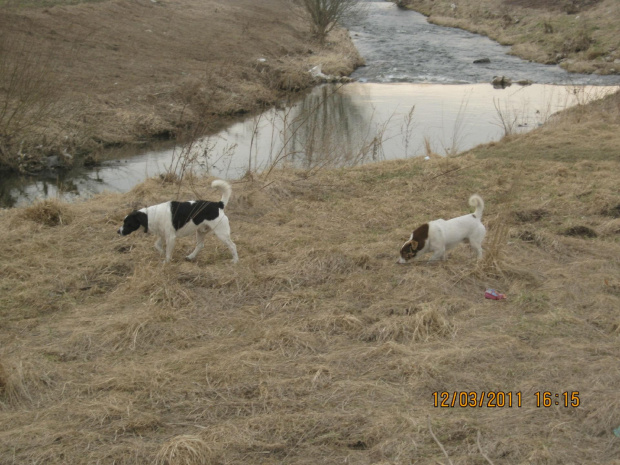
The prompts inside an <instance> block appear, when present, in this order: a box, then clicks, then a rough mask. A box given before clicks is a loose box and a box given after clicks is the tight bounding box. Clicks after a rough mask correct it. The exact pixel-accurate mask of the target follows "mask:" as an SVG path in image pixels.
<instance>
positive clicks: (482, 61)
mask: <svg viewBox="0 0 620 465" xmlns="http://www.w3.org/2000/svg"><path fill="white" fill-rule="evenodd" d="M485 63H491V59H490V58H479V59H477V60H474V64H476V65H481V64H485Z"/></svg>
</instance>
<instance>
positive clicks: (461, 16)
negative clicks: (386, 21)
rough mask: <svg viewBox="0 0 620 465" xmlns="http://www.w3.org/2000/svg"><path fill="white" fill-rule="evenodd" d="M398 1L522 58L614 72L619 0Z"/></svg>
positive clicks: (619, 42) (619, 55) (619, 67)
mask: <svg viewBox="0 0 620 465" xmlns="http://www.w3.org/2000/svg"><path fill="white" fill-rule="evenodd" d="M401 3H403V4H405V5H407V6H408V7H410V8H412V9H414V10H416V11H419V12H421V13H423V14H425V15H427V16H429V20H430V21H431V22H433V23H436V24H440V25H443V26H452V27H459V28H462V29H466V30H469V31H472V32H476V33H479V34H484V35H487V36H489V37H491V38H492V39H494V40H497V41H499V42H501V43H503V44H506V45H512V46H513V47H512V53H514V54H515V55H518V56H520V57H522V58H525V59H527V60H532V61H537V62H540V63H548V64H551V63H553V64H555V63H559V64H560V65H561V66H562V67H564V68H565V69H567V70H568V71H571V72H581V73H600V74H618V73H620V63H619V62H618V60H620V26H619V25H620V3H618V2H617V1H616V0H598V1H597V0H594V1H579V0H566V1H560V0H459V1H458V2H454V1H452V0H403V1H402V2H401ZM452 5H456V8H452ZM569 13H570V14H569Z"/></svg>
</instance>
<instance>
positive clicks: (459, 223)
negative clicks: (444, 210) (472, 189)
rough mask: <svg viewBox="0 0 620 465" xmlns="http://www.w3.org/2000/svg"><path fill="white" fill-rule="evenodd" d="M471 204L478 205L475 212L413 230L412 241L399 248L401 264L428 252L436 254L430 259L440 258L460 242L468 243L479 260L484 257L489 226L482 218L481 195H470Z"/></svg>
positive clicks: (472, 205)
mask: <svg viewBox="0 0 620 465" xmlns="http://www.w3.org/2000/svg"><path fill="white" fill-rule="evenodd" d="M469 205H470V206H471V207H475V208H476V211H475V212H474V213H470V214H468V215H463V216H459V217H457V218H452V219H451V220H448V221H446V220H434V221H429V222H428V223H424V224H423V225H422V226H420V227H419V228H417V229H416V230H415V231H413V233H412V234H411V237H410V238H409V240H408V241H407V242H405V243H404V244H403V246H402V247H401V249H400V258H399V259H398V263H407V262H408V261H409V260H412V259H413V258H415V257H416V256H418V257H419V256H421V255H423V254H425V253H427V252H432V253H433V255H431V258H430V259H429V261H433V260H441V259H443V258H444V256H445V253H446V251H447V250H450V249H451V248H453V247H455V246H456V245H458V244H459V243H461V242H469V245H470V246H471V248H472V249H474V251H475V252H476V254H477V256H478V259H480V258H482V240H483V239H484V235H485V234H486V228H485V227H484V225H483V224H482V221H481V220H482V210H484V202H483V201H482V198H480V196H479V195H472V196H471V197H470V198H469Z"/></svg>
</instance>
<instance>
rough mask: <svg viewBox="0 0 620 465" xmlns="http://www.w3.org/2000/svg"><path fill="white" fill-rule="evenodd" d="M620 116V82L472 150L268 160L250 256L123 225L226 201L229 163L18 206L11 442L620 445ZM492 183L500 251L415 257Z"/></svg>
mask: <svg viewBox="0 0 620 465" xmlns="http://www.w3.org/2000/svg"><path fill="white" fill-rule="evenodd" d="M619 125H620V94H618V93H617V94H615V95H614V96H612V97H608V98H606V99H605V100H604V101H600V102H596V103H594V104H591V105H589V106H578V107H575V108H573V109H571V110H568V111H565V112H564V113H562V114H561V115H559V116H558V117H555V118H553V119H552V120H551V121H550V122H549V123H547V124H546V125H545V126H543V127H542V128H539V129H537V130H534V131H532V132H530V133H528V134H525V135H521V136H511V137H508V138H505V139H504V140H503V141H501V142H499V143H493V144H489V145H487V146H483V147H479V148H476V149H474V150H472V151H471V152H469V153H467V154H464V155H461V156H458V157H456V158H432V159H430V160H427V161H426V160H423V159H421V158H419V159H409V160H402V161H392V162H384V163H377V164H372V165H368V166H364V167H357V168H349V169H340V170H319V171H314V172H297V171H293V172H291V171H276V172H272V173H271V174H270V175H269V176H265V175H263V176H254V177H248V178H247V179H244V180H241V181H238V182H236V183H234V186H233V189H234V191H233V194H234V200H233V201H232V202H231V203H230V205H229V206H228V207H227V211H228V215H229V217H230V219H231V225H232V229H233V240H234V241H235V242H236V244H237V247H238V250H239V255H240V262H239V263H238V264H237V265H232V264H231V263H229V259H230V256H229V253H228V251H227V249H226V248H225V247H224V246H223V245H222V244H221V243H219V241H217V240H216V239H215V238H214V237H209V238H208V240H207V245H206V247H205V249H204V250H203V251H202V252H201V254H200V255H199V256H198V258H197V261H196V262H195V263H188V262H184V261H183V259H182V257H183V256H184V253H186V251H188V250H191V248H192V247H193V245H192V240H191V239H186V240H181V241H178V243H177V247H176V250H175V254H174V261H173V262H172V263H170V264H168V265H165V266H164V265H162V263H161V258H160V257H159V256H158V254H157V252H156V251H155V249H154V248H153V242H154V239H153V238H151V237H147V236H145V235H144V234H134V235H131V236H128V237H124V238H122V237H119V236H118V235H117V234H116V230H117V228H118V227H119V225H120V224H121V222H122V219H123V217H124V216H125V214H126V213H127V212H128V211H130V210H131V209H132V208H134V207H136V206H142V205H145V204H153V203H156V202H159V201H163V200H167V199H170V198H183V199H185V198H195V197H202V198H214V197H215V196H216V193H215V192H213V191H212V190H211V189H210V188H209V187H208V186H209V184H210V181H211V180H210V179H200V178H192V179H189V180H186V182H185V183H184V184H182V185H178V184H175V183H170V182H164V181H162V180H160V179H151V180H148V181H146V182H145V183H143V184H141V185H139V186H137V187H136V188H135V189H133V190H132V191H131V192H129V193H127V194H104V195H100V196H97V197H96V198H94V199H92V200H87V201H83V202H77V203H73V204H64V203H59V202H56V201H53V200H49V201H45V202H42V203H39V204H36V205H33V206H31V207H28V208H24V209H14V210H7V211H2V212H0V234H1V235H2V237H3V240H2V241H1V242H0V256H1V257H2V261H1V262H0V322H1V324H0V463H20V464H26V463H45V464H66V463H71V464H79V463H116V464H153V463H157V464H204V463H209V464H211V463H212V464H223V463H227V464H248V463H262V464H275V463H286V464H317V463H325V464H327V463H334V464H335V463H345V462H346V463H359V464H367V463H368V464H369V463H391V464H410V463H424V464H426V463H446V458H445V456H444V453H443V452H442V450H441V448H440V445H439V444H441V446H442V447H443V448H445V451H446V454H448V455H449V456H450V458H451V460H452V462H453V463H455V464H484V463H489V462H488V461H487V460H486V459H485V458H484V457H485V456H486V457H488V459H489V460H490V461H492V463H495V464H515V463H527V464H545V465H550V464H558V465H560V464H563V465H564V464H567V463H597V464H613V463H616V464H617V463H618V461H617V460H618V457H619V456H620V440H619V439H618V438H617V437H616V436H615V435H614V433H613V431H614V429H616V428H618V427H619V426H620V394H619V393H618V389H617V387H618V386H619V385H620V372H619V371H618V369H617V368H618V360H619V359H620V344H619V342H620V339H619V338H620V316H619V314H618V308H620V261H619V257H620V242H619V234H620V218H619V214H620V211H619V209H620V196H619V193H618V185H620V169H619V168H620V166H619V165H620V159H619V157H618V153H617V147H619V146H620V140H619V138H620V131H618V127H619ZM586 135H587V136H586ZM472 193H479V194H480V195H481V196H482V197H483V198H484V199H485V201H486V209H485V212H484V215H483V221H484V223H485V224H486V225H487V228H488V235H487V239H486V242H485V244H484V248H485V257H484V259H483V260H482V261H481V262H480V263H476V261H475V260H474V259H473V257H472V255H471V253H470V251H469V250H468V249H467V247H463V246H462V247H460V248H458V249H455V250H454V251H453V252H452V253H451V254H450V255H449V259H448V260H447V261H445V262H443V263H438V264H428V263H416V264H413V265H406V266H403V265H397V264H396V263H395V262H396V259H397V254H398V250H399V247H400V245H401V244H402V243H403V242H404V240H406V239H407V238H408V236H409V234H410V232H411V230H412V228H413V227H415V226H416V225H418V224H420V223H422V222H425V221H427V220H429V219H433V218H437V217H444V218H449V217H453V216H456V215H461V214H464V213H465V212H467V211H469V210H468V207H467V198H468V197H469V195H471V194H472ZM487 288H495V289H497V290H499V291H500V292H503V293H505V294H507V296H508V298H507V300H504V301H493V300H485V298H484V292H485V289H487ZM443 392H447V393H449V394H448V401H447V403H448V405H450V404H451V403H452V401H451V399H452V398H453V397H452V396H453V393H455V392H457V393H460V392H468V393H469V392H476V393H478V394H480V393H482V392H484V393H488V392H494V393H503V394H504V396H503V397H504V398H507V396H508V394H507V393H512V402H513V406H512V407H508V406H504V407H501V408H500V407H493V405H496V404H497V400H498V399H499V398H501V397H502V396H501V395H500V396H499V397H496V398H495V403H493V402H491V404H489V403H488V401H489V398H488V397H485V400H484V402H483V403H482V406H480V405H479V403H478V401H479V399H478V400H477V401H476V405H477V406H476V407H458V406H455V407H446V408H440V407H434V405H433V402H434V395H441V394H440V393H443ZM544 392H550V393H551V394H549V395H545V394H544ZM564 392H568V395H567V399H568V400H569V401H570V402H575V403H577V402H578V403H579V405H578V406H577V407H575V406H569V407H565V406H556V405H555V401H556V400H557V401H558V402H564V400H565V398H564V397H563V393H564ZM517 393H520V396H521V398H520V399H521V404H520V406H518V405H517V403H518V399H519V397H518V395H519V394H517ZM536 393H539V396H541V397H540V400H541V402H546V400H549V402H551V405H550V406H548V407H545V406H542V407H537V406H536ZM555 394H558V397H557V398H556V397H554V396H555ZM459 397H460V396H457V397H456V399H457V400H456V405H458V402H459V400H458V399H459ZM439 400H441V398H440V399H439ZM491 400H493V399H491ZM467 401H468V402H469V401H471V398H469V397H468V398H467ZM505 402H506V403H507V402H508V401H507V400H505ZM483 454H484V456H483Z"/></svg>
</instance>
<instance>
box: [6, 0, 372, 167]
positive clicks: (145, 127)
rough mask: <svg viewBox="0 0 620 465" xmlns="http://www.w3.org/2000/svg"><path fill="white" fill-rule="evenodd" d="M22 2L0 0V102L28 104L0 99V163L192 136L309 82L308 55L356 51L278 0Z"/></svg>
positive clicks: (355, 59) (330, 63) (329, 69)
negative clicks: (322, 37) (315, 33)
mask: <svg viewBox="0 0 620 465" xmlns="http://www.w3.org/2000/svg"><path fill="white" fill-rule="evenodd" d="M22 3H24V2H21V1H17V2H11V4H10V5H9V6H6V4H5V5H2V4H0V31H2V33H0V50H2V51H3V53H2V54H0V109H3V108H4V105H5V103H6V102H7V101H8V102H9V103H10V104H15V102H18V101H29V102H30V103H29V104H28V109H29V111H30V112H22V113H18V114H19V115H20V117H19V118H10V116H11V114H12V112H8V113H5V112H4V110H0V169H1V168H3V167H5V168H6V167H10V168H13V169H20V170H25V171H33V170H36V169H37V168H38V167H39V163H40V160H41V158H42V157H43V156H44V155H48V154H61V153H64V152H67V153H69V154H71V155H79V154H84V153H94V154H95V156H97V154H98V153H99V151H100V150H101V149H102V148H103V147H106V146H108V145H112V144H135V143H144V142H145V141H147V140H149V138H154V137H178V138H183V137H186V136H187V132H188V130H189V132H190V136H195V135H196V134H197V133H201V132H203V131H206V130H208V129H210V128H211V127H213V125H217V124H221V122H222V119H225V118H228V117H230V116H234V115H238V114H241V113H247V112H249V111H257V110H259V109H262V108H264V107H265V106H269V105H272V104H274V103H275V102H277V101H278V100H280V99H282V98H285V97H286V96H287V95H290V94H291V93H293V94H294V93H296V92H297V91H299V90H300V89H304V88H307V87H310V86H312V85H314V82H313V80H312V78H311V76H310V75H309V73H308V72H307V71H308V70H309V69H310V68H311V67H312V66H314V65H317V64H322V65H323V71H324V72H326V73H330V74H337V75H345V74H349V73H351V71H353V69H355V67H356V66H357V64H358V63H359V62H360V57H359V55H358V53H357V51H356V50H355V48H354V47H353V45H352V43H351V41H350V39H349V37H348V35H347V34H346V33H344V32H342V31H339V32H336V33H334V34H333V36H332V37H331V38H330V41H329V43H328V44H327V45H326V46H325V47H320V46H318V45H317V44H315V43H313V42H312V41H311V40H310V36H309V28H308V25H307V24H306V23H305V22H304V21H303V20H302V19H301V17H300V16H299V14H298V12H297V11H296V10H295V9H293V8H291V5H290V3H289V2H288V1H287V0H261V1H260V2H256V1H254V0H183V1H181V0H166V1H156V2H155V1H150V0H137V1H134V0H105V1H100V2H82V3H79V4H75V5H67V4H63V3H65V2H62V1H57V2H50V3H57V4H56V5H54V6H49V4H48V3H41V2H35V3H34V5H30V7H28V8H26V7H22V8H17V7H15V5H16V4H22ZM26 3H27V2H26ZM69 3H73V2H69ZM27 4H28V3H27ZM259 59H262V60H263V61H259ZM14 69H17V77H18V79H17V81H13V82H17V83H22V85H12V86H11V85H9V83H10V82H11V76H13V73H12V70H14ZM7 89H8V90H7ZM39 89H45V92H43V93H39V92H38V90H39ZM7 92H8V94H7ZM24 105H26V104H24ZM19 108H23V106H22V107H19ZM37 108H43V110H45V111H41V110H40V111H39V112H35V113H32V112H33V111H34V110H35V109H37ZM9 121H11V122H10V123H9ZM19 152H21V153H22V154H23V155H22V156H21V157H18V153H19ZM63 159H64V158H62V157H61V160H63Z"/></svg>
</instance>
